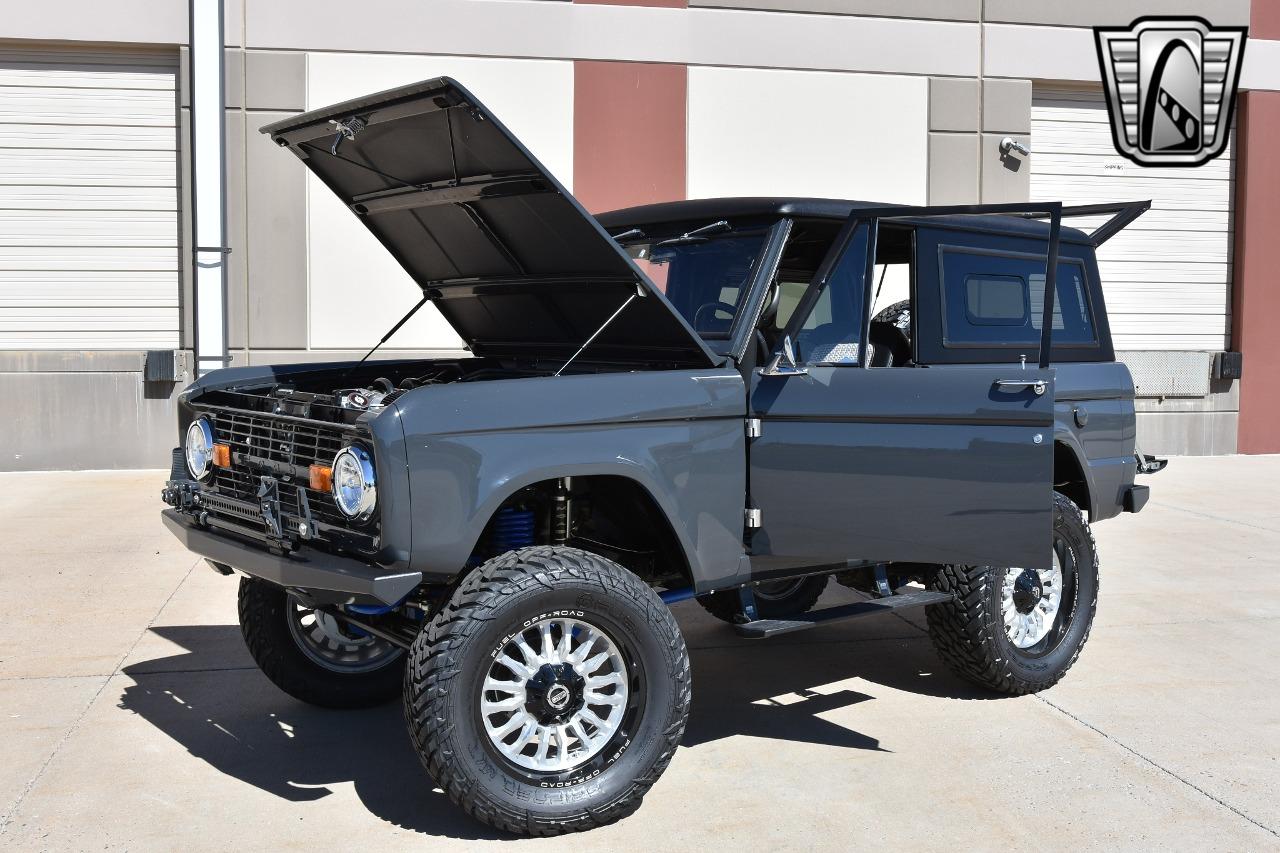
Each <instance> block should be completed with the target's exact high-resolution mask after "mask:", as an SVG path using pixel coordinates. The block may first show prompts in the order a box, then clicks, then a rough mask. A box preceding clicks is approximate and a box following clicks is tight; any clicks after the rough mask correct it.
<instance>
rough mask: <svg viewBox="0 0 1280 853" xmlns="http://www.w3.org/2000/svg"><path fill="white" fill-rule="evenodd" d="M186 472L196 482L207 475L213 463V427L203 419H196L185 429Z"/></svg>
mask: <svg viewBox="0 0 1280 853" xmlns="http://www.w3.org/2000/svg"><path fill="white" fill-rule="evenodd" d="M186 451H187V470H188V471H190V472H191V476H192V477H195V478H196V479H197V480H199V479H202V478H203V477H204V476H205V475H206V474H208V473H209V463H210V462H212V461H213V427H211V426H209V421H207V420H206V419H204V418H197V419H196V420H194V421H192V422H191V426H189V427H187V446H186Z"/></svg>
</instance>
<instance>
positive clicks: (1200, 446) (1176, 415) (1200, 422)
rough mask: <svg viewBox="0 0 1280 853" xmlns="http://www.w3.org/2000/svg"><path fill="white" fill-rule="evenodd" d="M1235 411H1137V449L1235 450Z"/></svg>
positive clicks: (1170, 452) (1162, 452)
mask: <svg viewBox="0 0 1280 853" xmlns="http://www.w3.org/2000/svg"><path fill="white" fill-rule="evenodd" d="M1239 423H1240V415H1239V413H1237V412H1168V413H1158V412H1139V413H1138V448H1139V449H1140V450H1141V451H1142V452H1143V453H1153V454H1156V455H1157V456H1221V455H1225V454H1230V453H1235V452H1236V430H1237V428H1238V426H1239Z"/></svg>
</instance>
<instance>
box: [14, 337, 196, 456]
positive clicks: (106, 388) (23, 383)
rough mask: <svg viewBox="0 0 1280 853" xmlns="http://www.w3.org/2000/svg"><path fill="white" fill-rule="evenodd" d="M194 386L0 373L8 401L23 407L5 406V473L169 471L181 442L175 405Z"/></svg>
mask: <svg viewBox="0 0 1280 853" xmlns="http://www.w3.org/2000/svg"><path fill="white" fill-rule="evenodd" d="M138 358H139V360H140V359H141V356H138ZM189 381H190V377H186V378H184V380H183V381H182V382H179V383H176V384H173V385H172V386H170V385H169V384H168V383H165V384H164V385H163V386H161V387H160V388H158V389H153V388H149V387H147V383H144V382H143V381H142V374H141V373H130V372H107V373H94V372H71V373H3V372H0V397H2V398H3V399H6V400H22V401H23V404H22V405H21V406H4V407H0V435H3V436H4V449H3V452H0V471H40V470H49V469H54V470H59V469H77V468H80V469H82V468H165V469H167V468H168V467H169V460H170V456H169V451H170V449H171V448H173V447H174V446H176V445H177V443H178V435H177V431H178V426H177V424H178V421H177V407H176V405H175V402H174V399H175V397H176V396H177V393H178V391H180V390H181V389H182V387H183V386H184V385H185V384H186V382H189ZM151 384H155V383H151ZM157 393H158V394H160V395H161V396H160V398H159V399H154V398H153V397H154V395H156V394H157Z"/></svg>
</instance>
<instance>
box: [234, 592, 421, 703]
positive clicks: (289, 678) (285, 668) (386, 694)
mask: <svg viewBox="0 0 1280 853" xmlns="http://www.w3.org/2000/svg"><path fill="white" fill-rule="evenodd" d="M291 606H292V604H291V602H290V601H289V594H288V593H287V592H285V590H284V588H283V587H279V586H276V585H275V584H273V583H267V582H266V581H263V580H258V579H257V578H241V579H240V594H239V610H240V632H241V633H242V634H243V635H244V642H245V645H246V646H248V647H249V654H251V655H253V659H254V660H255V661H256V662H257V664H258V668H259V669H261V670H262V672H263V674H264V675H266V676H267V678H269V679H271V681H272V682H273V683H274V684H275V685H276V686H277V687H279V688H280V689H281V690H283V691H284V692H285V693H288V694H289V695H290V696H292V697H294V698H295V699H300V700H301V701H303V702H306V703H308V704H310V705H319V706H320V707H322V708H371V707H373V706H375V705H384V704H386V703H387V702H390V701H391V700H392V699H396V698H398V697H399V696H400V690H401V685H402V684H403V682H404V662H405V656H404V655H399V656H398V657H396V658H395V659H394V660H391V661H389V662H388V663H387V665H386V666H384V667H382V668H380V669H376V670H373V671H371V672H356V673H340V672H334V671H332V670H328V669H325V668H324V667H322V666H320V665H318V664H317V663H315V661H313V660H311V659H310V658H308V657H307V656H306V655H305V654H303V652H302V650H301V649H299V648H298V641H297V640H295V639H294V638H293V634H292V632H290V630H289V623H288V621H287V620H288V619H289V617H290V614H289V611H288V608H289V607H291Z"/></svg>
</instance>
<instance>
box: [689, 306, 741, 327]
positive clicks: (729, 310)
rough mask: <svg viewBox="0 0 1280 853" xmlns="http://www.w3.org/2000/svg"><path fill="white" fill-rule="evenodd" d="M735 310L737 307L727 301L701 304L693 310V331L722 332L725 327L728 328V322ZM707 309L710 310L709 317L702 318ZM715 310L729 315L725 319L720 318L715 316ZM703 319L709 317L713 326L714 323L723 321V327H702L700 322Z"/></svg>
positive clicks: (731, 321) (731, 319)
mask: <svg viewBox="0 0 1280 853" xmlns="http://www.w3.org/2000/svg"><path fill="white" fill-rule="evenodd" d="M737 310H738V309H737V308H736V307H734V306H733V305H730V304H729V303H728V302H708V303H706V304H705V305H702V306H701V307H699V308H698V310H697V311H694V312H693V329H694V331H695V332H722V331H724V330H725V329H728V328H729V326H730V324H732V323H733V314H734V312H735V311H737ZM708 311H709V312H711V317H710V318H704V317H703V314H705V313H706V312H708ZM717 311H723V312H725V313H726V314H728V315H729V316H728V317H727V318H726V319H724V320H721V319H720V318H719V317H716V316H715V314H716V312H717ZM705 319H710V320H711V321H712V323H713V326H714V324H716V323H723V324H724V328H723V329H717V328H714V327H713V328H704V327H703V325H702V324H703V322H704V320H705Z"/></svg>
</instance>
